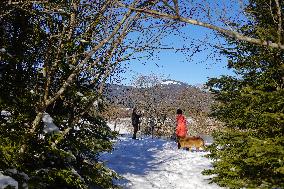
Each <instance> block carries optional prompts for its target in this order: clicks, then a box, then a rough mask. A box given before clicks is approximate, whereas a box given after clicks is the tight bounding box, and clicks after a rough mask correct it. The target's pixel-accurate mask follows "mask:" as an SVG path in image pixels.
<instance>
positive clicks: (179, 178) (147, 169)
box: [101, 135, 220, 189]
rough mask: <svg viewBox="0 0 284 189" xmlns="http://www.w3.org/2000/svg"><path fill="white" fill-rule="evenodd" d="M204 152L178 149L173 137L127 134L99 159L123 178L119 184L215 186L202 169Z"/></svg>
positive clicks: (185, 188) (154, 188)
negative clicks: (157, 137)
mask: <svg viewBox="0 0 284 189" xmlns="http://www.w3.org/2000/svg"><path fill="white" fill-rule="evenodd" d="M206 153H207V152H196V151H193V152H190V151H186V150H178V149H177V146H176V143H175V142H174V141H167V140H162V139H151V138H143V139H142V140H133V139H131V138H130V137H129V135H126V136H124V137H120V138H119V140H118V141H117V142H116V145H115V149H114V151H113V152H112V153H107V154H103V155H102V156H101V159H102V160H103V161H105V162H106V164H107V165H108V167H109V168H111V169H113V170H115V171H116V172H117V173H119V174H120V175H121V176H123V177H124V179H122V180H119V181H118V184H119V185H121V186H122V187H123V188H129V189H163V188H165V189H166V188H167V189H216V188H220V187H219V186H217V185H216V184H209V183H208V182H209V181H208V180H207V179H208V178H209V177H208V176H204V175H202V174H201V171H202V170H204V169H208V168H210V166H211V163H210V161H209V160H208V159H207V158H205V157H203V156H204V155H205V154H206Z"/></svg>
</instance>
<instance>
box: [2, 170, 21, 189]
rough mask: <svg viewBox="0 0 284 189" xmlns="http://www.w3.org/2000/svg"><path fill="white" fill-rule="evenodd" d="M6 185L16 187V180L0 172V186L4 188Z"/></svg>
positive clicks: (16, 188)
mask: <svg viewBox="0 0 284 189" xmlns="http://www.w3.org/2000/svg"><path fill="white" fill-rule="evenodd" d="M7 186H13V187H15V189H18V182H17V181H15V180H14V179H13V178H11V177H9V176H5V175H3V174H2V173H0V188H6V187H7Z"/></svg>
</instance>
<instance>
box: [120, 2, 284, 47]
mask: <svg viewBox="0 0 284 189" xmlns="http://www.w3.org/2000/svg"><path fill="white" fill-rule="evenodd" d="M118 4H119V5H120V6H122V7H125V8H129V9H130V10H133V11H137V12H141V13H145V14H147V15H150V16H153V17H157V18H164V19H171V20H176V21H180V22H184V23H188V24H192V25H197V26H201V27H204V28H208V29H212V30H214V31H217V32H220V33H222V34H223V35H226V36H228V37H232V38H235V39H236V40H239V41H245V42H248V43H252V44H256V45H261V46H267V47H271V48H278V49H282V50H284V45H283V44H281V43H280V44H279V43H275V42H272V41H263V40H261V39H256V38H252V37H248V36H245V35H242V34H240V33H238V32H236V31H231V30H227V29H224V28H221V27H218V26H215V25H212V24H209V23H205V22H201V21H198V20H194V19H190V18H185V17H181V16H176V15H170V14H166V13H162V12H158V11H155V10H149V9H144V8H135V7H133V6H127V5H125V4H123V3H121V2H119V3H118Z"/></svg>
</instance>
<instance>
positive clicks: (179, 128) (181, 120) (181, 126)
mask: <svg viewBox="0 0 284 189" xmlns="http://www.w3.org/2000/svg"><path fill="white" fill-rule="evenodd" d="M186 135H187V127H186V118H185V117H184V115H183V114H182V110H181V109H177V116H176V136H177V143H178V149H180V143H179V139H180V138H183V137H186Z"/></svg>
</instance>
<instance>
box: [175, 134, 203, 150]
mask: <svg viewBox="0 0 284 189" xmlns="http://www.w3.org/2000/svg"><path fill="white" fill-rule="evenodd" d="M179 143H180V146H181V147H182V148H189V149H191V148H192V147H193V146H194V147H195V148H196V151H199V148H200V147H202V149H203V150H204V147H205V146H204V140H203V139H202V138H201V137H199V136H197V137H196V136H186V137H184V138H179Z"/></svg>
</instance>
